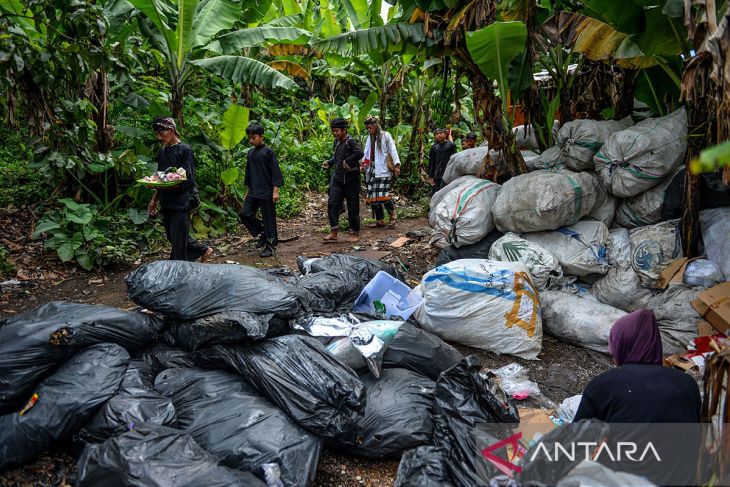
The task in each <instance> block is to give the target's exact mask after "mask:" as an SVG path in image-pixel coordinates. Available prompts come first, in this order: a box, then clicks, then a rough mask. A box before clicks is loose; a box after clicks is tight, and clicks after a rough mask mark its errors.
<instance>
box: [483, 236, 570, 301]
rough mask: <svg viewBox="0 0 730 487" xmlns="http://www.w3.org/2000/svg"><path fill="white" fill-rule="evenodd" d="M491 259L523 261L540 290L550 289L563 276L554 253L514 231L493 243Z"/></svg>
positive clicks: (490, 253) (490, 252)
mask: <svg viewBox="0 0 730 487" xmlns="http://www.w3.org/2000/svg"><path fill="white" fill-rule="evenodd" d="M489 260H497V261H506V262H522V263H523V264H525V266H526V267H527V270H528V271H530V277H531V278H532V282H533V283H535V286H537V289H539V290H543V289H548V288H549V287H550V286H551V285H552V284H554V283H556V282H557V281H558V280H560V279H561V278H562V277H563V269H562V268H561V267H560V262H558V259H557V258H555V256H554V255H553V254H551V253H550V252H548V251H547V250H545V249H544V248H542V247H540V246H539V245H537V244H535V243H531V242H529V241H527V240H525V239H522V238H520V237H518V236H517V235H515V234H514V233H506V234H505V235H504V236H503V237H502V238H500V239H499V240H497V241H496V242H494V244H492V247H491V249H490V250H489Z"/></svg>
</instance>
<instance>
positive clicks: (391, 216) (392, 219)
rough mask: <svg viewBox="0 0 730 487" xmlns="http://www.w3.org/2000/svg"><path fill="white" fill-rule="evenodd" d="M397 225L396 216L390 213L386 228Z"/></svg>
mask: <svg viewBox="0 0 730 487" xmlns="http://www.w3.org/2000/svg"><path fill="white" fill-rule="evenodd" d="M396 225H398V218H397V217H396V216H395V213H393V214H392V215H390V221H389V222H388V228H395V226H396Z"/></svg>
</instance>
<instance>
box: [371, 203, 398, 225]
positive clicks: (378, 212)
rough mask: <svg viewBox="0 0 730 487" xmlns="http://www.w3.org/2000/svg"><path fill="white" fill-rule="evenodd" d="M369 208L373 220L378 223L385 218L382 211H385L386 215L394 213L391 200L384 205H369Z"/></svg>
mask: <svg viewBox="0 0 730 487" xmlns="http://www.w3.org/2000/svg"><path fill="white" fill-rule="evenodd" d="M370 207H371V208H372V209H373V214H374V215H375V219H376V220H378V221H380V220H383V219H384V218H385V212H384V211H383V209H385V210H387V212H388V213H393V212H394V211H395V205H394V204H393V200H389V201H386V202H384V203H373V204H372V205H370Z"/></svg>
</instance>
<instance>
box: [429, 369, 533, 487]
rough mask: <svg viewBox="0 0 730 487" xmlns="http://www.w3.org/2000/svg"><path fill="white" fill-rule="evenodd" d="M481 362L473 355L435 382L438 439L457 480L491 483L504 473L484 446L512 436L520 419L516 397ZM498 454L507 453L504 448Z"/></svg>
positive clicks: (460, 481)
mask: <svg viewBox="0 0 730 487" xmlns="http://www.w3.org/2000/svg"><path fill="white" fill-rule="evenodd" d="M480 368H481V363H480V361H479V359H478V358H477V357H476V356H475V355H470V356H468V357H465V358H464V359H463V360H462V361H461V362H459V363H458V364H457V365H455V366H454V367H452V368H450V369H449V370H447V371H445V372H443V373H442V374H441V376H440V377H439V379H438V381H437V382H436V397H435V400H434V406H433V408H434V409H433V412H434V414H433V422H434V433H433V437H434V443H435V444H436V446H439V447H441V448H442V450H443V451H444V453H445V455H446V463H447V465H448V467H449V474H450V476H451V478H452V479H453V481H454V483H455V484H457V485H489V481H490V480H491V479H492V478H494V477H497V476H499V475H500V474H501V472H500V471H499V470H498V469H497V467H496V466H495V465H494V464H493V463H492V462H491V461H489V460H488V459H487V458H485V457H484V456H483V455H481V452H482V451H483V450H484V449H485V448H486V447H488V446H490V445H494V444H496V443H497V442H498V441H499V438H505V437H507V436H509V435H510V434H511V433H512V430H513V428H514V427H515V426H516V425H517V424H519V421H520V420H519V415H518V413H517V409H516V408H515V406H514V404H513V403H512V402H511V400H510V399H508V398H507V396H506V395H505V393H504V392H503V391H502V390H501V388H500V387H499V385H498V384H497V383H496V381H491V380H489V379H487V378H484V377H482V376H481V375H479V370H480ZM493 454H494V455H495V456H499V457H500V458H502V459H503V460H505V461H506V459H507V452H506V449H504V448H502V449H500V450H498V451H494V452H493Z"/></svg>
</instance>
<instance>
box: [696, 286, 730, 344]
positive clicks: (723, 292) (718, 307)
mask: <svg viewBox="0 0 730 487" xmlns="http://www.w3.org/2000/svg"><path fill="white" fill-rule="evenodd" d="M692 307H693V308H694V309H695V310H697V312H698V313H699V314H700V315H702V318H704V319H705V320H707V321H709V322H710V323H711V324H712V326H714V327H715V329H716V330H717V331H719V332H720V333H725V332H726V331H727V329H728V328H730V281H726V282H723V283H721V284H718V285H717V286H713V287H711V288H710V289H706V290H704V291H702V292H700V293H699V294H697V299H695V300H694V301H692Z"/></svg>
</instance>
